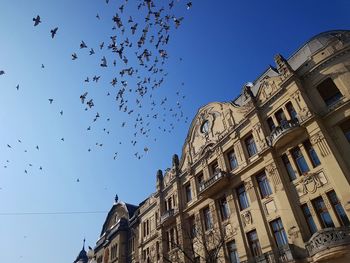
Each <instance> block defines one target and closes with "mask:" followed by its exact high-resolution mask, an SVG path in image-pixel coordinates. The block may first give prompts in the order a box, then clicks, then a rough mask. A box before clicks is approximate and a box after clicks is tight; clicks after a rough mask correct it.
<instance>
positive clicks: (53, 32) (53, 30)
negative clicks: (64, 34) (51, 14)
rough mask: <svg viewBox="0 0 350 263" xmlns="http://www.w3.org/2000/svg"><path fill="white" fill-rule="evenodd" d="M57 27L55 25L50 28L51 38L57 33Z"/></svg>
mask: <svg viewBox="0 0 350 263" xmlns="http://www.w3.org/2000/svg"><path fill="white" fill-rule="evenodd" d="M57 30H58V27H55V28H54V29H51V31H50V32H51V38H54V37H55V35H56V34H57Z"/></svg>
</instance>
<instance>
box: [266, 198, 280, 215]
mask: <svg viewBox="0 0 350 263" xmlns="http://www.w3.org/2000/svg"><path fill="white" fill-rule="evenodd" d="M276 211H277V207H276V204H275V201H274V200H271V201H269V202H266V203H265V212H266V214H267V215H269V214H272V213H275V212H276Z"/></svg>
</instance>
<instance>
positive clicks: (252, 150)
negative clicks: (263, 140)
mask: <svg viewBox="0 0 350 263" xmlns="http://www.w3.org/2000/svg"><path fill="white" fill-rule="evenodd" d="M245 145H246V147H247V151H248V155H249V157H251V156H253V155H255V154H256V153H257V152H258V151H257V149H256V145H255V141H254V138H253V135H249V136H248V137H247V138H246V139H245Z"/></svg>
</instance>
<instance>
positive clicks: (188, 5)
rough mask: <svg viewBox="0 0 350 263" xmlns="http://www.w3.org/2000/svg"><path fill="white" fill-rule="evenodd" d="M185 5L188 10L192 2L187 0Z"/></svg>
mask: <svg viewBox="0 0 350 263" xmlns="http://www.w3.org/2000/svg"><path fill="white" fill-rule="evenodd" d="M186 6H187V10H189V9H190V8H191V7H192V2H188V3H187V4H186Z"/></svg>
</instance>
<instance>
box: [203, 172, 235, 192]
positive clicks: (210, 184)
mask: <svg viewBox="0 0 350 263" xmlns="http://www.w3.org/2000/svg"><path fill="white" fill-rule="evenodd" d="M228 179H229V174H227V173H224V172H223V171H218V172H216V173H215V174H214V175H213V176H212V177H210V178H209V179H208V180H206V181H204V182H203V183H202V184H201V185H200V186H199V194H200V195H202V196H205V197H208V196H210V195H212V194H214V193H216V192H217V191H219V190H220V189H222V188H223V187H224V186H225V184H226V183H227V182H228Z"/></svg>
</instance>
